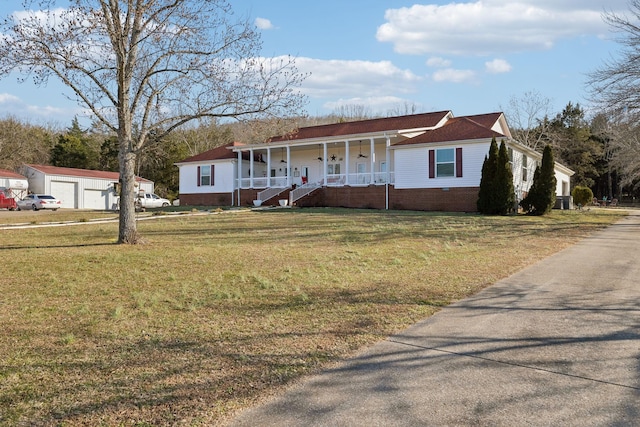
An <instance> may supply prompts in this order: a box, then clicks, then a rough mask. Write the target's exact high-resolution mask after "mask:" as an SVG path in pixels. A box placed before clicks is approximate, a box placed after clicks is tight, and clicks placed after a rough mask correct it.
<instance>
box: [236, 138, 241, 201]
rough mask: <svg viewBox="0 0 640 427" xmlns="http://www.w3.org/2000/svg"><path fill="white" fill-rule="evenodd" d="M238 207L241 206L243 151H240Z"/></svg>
mask: <svg viewBox="0 0 640 427" xmlns="http://www.w3.org/2000/svg"><path fill="white" fill-rule="evenodd" d="M237 167H238V186H237V187H238V206H240V188H242V150H238V165H237Z"/></svg>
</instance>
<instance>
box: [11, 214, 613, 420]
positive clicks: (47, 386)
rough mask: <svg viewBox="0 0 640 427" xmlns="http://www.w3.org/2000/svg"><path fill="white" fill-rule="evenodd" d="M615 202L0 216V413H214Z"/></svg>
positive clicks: (578, 226)
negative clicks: (537, 209)
mask: <svg viewBox="0 0 640 427" xmlns="http://www.w3.org/2000/svg"><path fill="white" fill-rule="evenodd" d="M41 213H42V212H38V213H36V214H41ZM623 214H624V212H623V211H617V210H596V209H594V210H591V211H589V212H568V211H560V212H557V211H554V212H553V214H552V215H550V216H548V217H527V216H507V217H484V216H478V215H467V214H438V213H423V212H406V211H403V212H398V211H391V212H381V211H369V210H342V209H276V210H265V211H251V210H247V209H243V210H239V211H227V212H223V213H213V212H212V213H210V214H206V215H200V216H187V215H163V216H162V217H161V218H157V219H155V220H150V221H140V222H139V225H138V226H139V231H140V232H141V234H142V236H143V237H144V240H145V242H146V244H144V245H137V246H119V245H115V244H114V242H115V241H116V237H117V227H118V226H117V223H108V224H92V223H91V221H90V219H91V218H90V215H91V214H90V213H83V215H84V217H86V218H85V219H80V220H81V221H83V222H86V224H82V225H77V226H73V227H53V228H34V229H21V230H17V229H16V230H2V231H0V233H2V234H1V237H0V239H2V245H1V248H0V254H2V257H1V259H2V263H3V267H2V269H1V270H0V271H2V273H1V274H2V281H1V283H2V285H1V286H2V292H1V293H0V424H2V425H64V426H68V425H87V426H96V425H105V426H107V425H108V426H112V425H174V424H180V425H183V424H184V425H211V424H219V423H222V422H224V420H225V419H226V418H227V417H228V416H230V415H232V414H233V413H234V411H236V410H238V409H241V408H244V407H247V406H249V405H252V404H255V403H256V402H258V401H259V400H260V399H261V398H264V397H265V396H267V395H269V394H272V393H275V392H277V391H278V390H280V389H281V388H282V387H283V386H285V385H286V384H288V383H290V382H291V381H292V380H294V379H296V378H299V377H301V376H302V375H305V374H308V373H311V372H314V371H317V370H318V369H320V368H321V367H323V366H327V365H328V364H329V363H331V362H333V361H336V360H339V359H340V358H343V357H346V356H348V355H349V354H352V353H353V352H354V351H355V350H357V349H358V348H361V347H362V346H365V345H369V344H372V343H374V342H376V341H378V340H381V339H384V338H385V337H386V336H388V335H389V334H391V333H394V332H397V331H400V330H401V329H402V328H405V327H406V326H408V325H410V324H412V323H413V322H416V321H418V320H420V319H422V318H424V317H426V316H429V315H431V314H433V313H434V312H436V311H438V310H439V309H440V308H441V307H442V306H444V305H447V304H449V303H451V302H452V301H455V300H458V299H460V298H463V297H465V296H467V295H470V294H472V293H474V292H476V291H478V290H479V289H482V288H484V287H486V286H487V285H490V284H491V283H494V282H495V281H497V280H498V279H500V278H503V277H505V276H507V275H509V274H511V273H513V272H515V271H517V270H519V269H521V268H523V267H524V266H526V265H529V264H531V263H533V262H535V261H537V260H539V259H541V258H543V257H545V256H547V255H549V254H552V253H554V252H556V251H558V250H560V249H562V248H563V247H566V246H567V245H569V244H571V243H573V242H575V241H577V240H578V239H580V238H582V237H584V236H586V235H588V234H589V233H591V232H593V231H594V230H596V229H599V228H601V227H604V226H606V225H607V224H610V223H611V222H613V221H615V220H616V219H618V218H619V217H620V215H623ZM84 217H83V218H84ZM40 218H42V216H41V217H40ZM1 222H3V219H2V218H0V223H1Z"/></svg>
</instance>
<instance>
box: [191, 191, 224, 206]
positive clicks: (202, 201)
mask: <svg viewBox="0 0 640 427" xmlns="http://www.w3.org/2000/svg"><path fill="white" fill-rule="evenodd" d="M231 201H232V200H231V193H209V194H205V193H199V194H180V205H181V206H231Z"/></svg>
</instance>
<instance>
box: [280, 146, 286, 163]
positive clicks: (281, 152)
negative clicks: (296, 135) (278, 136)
mask: <svg viewBox="0 0 640 427" xmlns="http://www.w3.org/2000/svg"><path fill="white" fill-rule="evenodd" d="M280 163H287V161H286V160H285V159H284V148H281V149H280Z"/></svg>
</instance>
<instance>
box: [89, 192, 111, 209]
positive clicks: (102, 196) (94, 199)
mask: <svg viewBox="0 0 640 427" xmlns="http://www.w3.org/2000/svg"><path fill="white" fill-rule="evenodd" d="M108 195H109V192H108V191H107V190H84V206H83V208H84V209H100V210H103V209H109V205H108V204H107V203H108Z"/></svg>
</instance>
